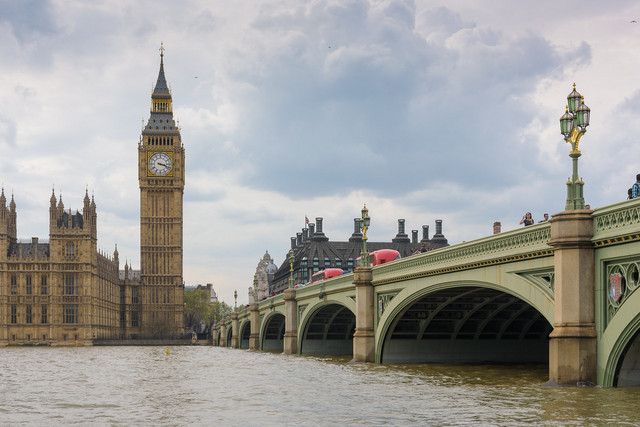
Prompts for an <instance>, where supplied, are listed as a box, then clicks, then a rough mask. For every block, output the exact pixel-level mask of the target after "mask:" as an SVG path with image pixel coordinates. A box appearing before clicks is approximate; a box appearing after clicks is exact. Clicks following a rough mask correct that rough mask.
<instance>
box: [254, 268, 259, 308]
mask: <svg viewBox="0 0 640 427" xmlns="http://www.w3.org/2000/svg"><path fill="white" fill-rule="evenodd" d="M253 302H256V303H257V302H258V277H257V276H256V275H255V274H254V275H253Z"/></svg>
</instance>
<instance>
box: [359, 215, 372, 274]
mask: <svg viewBox="0 0 640 427" xmlns="http://www.w3.org/2000/svg"><path fill="white" fill-rule="evenodd" d="M360 212H361V213H362V219H361V220H360V230H362V253H361V254H360V267H369V252H368V251H367V230H368V229H369V225H371V218H370V217H369V209H367V205H366V204H365V205H364V207H363V208H362V210H361V211H360Z"/></svg>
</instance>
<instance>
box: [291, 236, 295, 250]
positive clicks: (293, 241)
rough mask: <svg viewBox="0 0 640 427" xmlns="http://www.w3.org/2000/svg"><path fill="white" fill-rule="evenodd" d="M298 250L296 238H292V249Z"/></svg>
mask: <svg viewBox="0 0 640 427" xmlns="http://www.w3.org/2000/svg"><path fill="white" fill-rule="evenodd" d="M295 248H296V238H295V237H292V238H291V249H295Z"/></svg>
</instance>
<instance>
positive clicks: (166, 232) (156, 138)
mask: <svg viewBox="0 0 640 427" xmlns="http://www.w3.org/2000/svg"><path fill="white" fill-rule="evenodd" d="M184 166H185V162H184V146H183V145H182V138H181V137H180V129H179V128H178V127H177V126H176V123H175V121H174V119H173V107H172V102H171V91H170V90H169V87H168V86H167V80H166V78H165V76H164V47H163V46H161V47H160V72H159V73H158V81H157V82H156V86H155V88H154V90H153V93H152V94H151V115H150V117H149V121H148V122H147V124H146V126H145V127H144V129H143V130H142V135H141V137H140V142H139V144H138V180H139V183H140V281H141V285H142V288H141V295H140V297H141V301H140V302H141V307H140V308H141V313H140V314H141V319H140V320H141V322H140V327H141V332H142V334H143V336H146V337H156V338H166V337H176V336H178V335H179V334H180V333H181V332H182V330H183V324H184V320H183V310H184V308H183V302H184V286H183V280H182V277H183V276H182V253H183V251H182V249H183V243H182V227H183V225H182V224H183V219H182V218H183V215H182V212H183V208H182V196H183V193H184V177H185V175H184Z"/></svg>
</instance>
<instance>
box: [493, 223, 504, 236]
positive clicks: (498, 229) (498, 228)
mask: <svg viewBox="0 0 640 427" xmlns="http://www.w3.org/2000/svg"><path fill="white" fill-rule="evenodd" d="M500 233H502V224H500V221H496V222H494V223H493V234H500Z"/></svg>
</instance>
